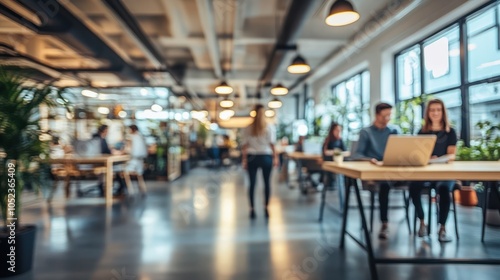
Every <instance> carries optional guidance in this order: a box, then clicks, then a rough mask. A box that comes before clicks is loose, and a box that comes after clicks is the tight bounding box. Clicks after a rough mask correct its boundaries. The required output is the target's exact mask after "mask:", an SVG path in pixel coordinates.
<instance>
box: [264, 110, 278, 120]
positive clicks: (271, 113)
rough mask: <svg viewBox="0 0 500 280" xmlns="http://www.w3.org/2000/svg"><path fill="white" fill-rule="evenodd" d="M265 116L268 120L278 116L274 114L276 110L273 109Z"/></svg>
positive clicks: (267, 111)
mask: <svg viewBox="0 0 500 280" xmlns="http://www.w3.org/2000/svg"><path fill="white" fill-rule="evenodd" d="M265 114H266V117H268V118H272V117H274V116H276V112H274V110H272V109H268V110H266V112H265Z"/></svg>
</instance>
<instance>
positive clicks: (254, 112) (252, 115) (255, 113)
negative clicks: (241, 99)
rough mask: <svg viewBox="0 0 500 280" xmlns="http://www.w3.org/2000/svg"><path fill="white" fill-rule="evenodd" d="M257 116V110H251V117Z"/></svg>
mask: <svg viewBox="0 0 500 280" xmlns="http://www.w3.org/2000/svg"><path fill="white" fill-rule="evenodd" d="M255 116H257V111H255V110H252V111H250V117H252V118H255Z"/></svg>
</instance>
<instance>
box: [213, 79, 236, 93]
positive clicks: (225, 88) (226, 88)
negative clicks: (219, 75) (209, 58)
mask: <svg viewBox="0 0 500 280" xmlns="http://www.w3.org/2000/svg"><path fill="white" fill-rule="evenodd" d="M215 92H216V93H217V94H231V93H232V92H233V88H232V87H230V86H229V85H228V84H227V83H226V81H222V82H221V83H220V85H218V86H217V87H216V88H215Z"/></svg>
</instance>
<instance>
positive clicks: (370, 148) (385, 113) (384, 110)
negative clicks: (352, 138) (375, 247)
mask: <svg viewBox="0 0 500 280" xmlns="http://www.w3.org/2000/svg"><path fill="white" fill-rule="evenodd" d="M391 114H392V106H391V105H390V104H387V103H379V104H377V105H376V106H375V121H374V122H373V124H372V125H371V126H369V127H366V128H363V129H362V130H361V132H360V133H359V140H358V146H357V148H356V151H355V152H354V155H353V156H352V158H353V159H354V160H369V161H372V162H376V161H380V160H382V159H383V156H384V151H385V146H386V144H387V140H388V139H389V135H391V134H398V130H397V129H396V128H393V127H389V126H388V124H389V121H390V120H391ZM376 183H377V184H378V186H379V188H380V191H379V195H378V198H379V204H380V220H381V222H382V228H381V229H380V233H379V238H380V239H387V237H388V234H389V228H388V218H387V211H388V208H389V189H390V185H389V183H388V182H383V181H378V182H376Z"/></svg>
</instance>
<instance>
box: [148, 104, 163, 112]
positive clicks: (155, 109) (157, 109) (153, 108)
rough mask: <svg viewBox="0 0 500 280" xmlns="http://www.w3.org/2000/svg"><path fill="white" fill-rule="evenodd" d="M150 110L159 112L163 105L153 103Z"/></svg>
mask: <svg viewBox="0 0 500 280" xmlns="http://www.w3.org/2000/svg"><path fill="white" fill-rule="evenodd" d="M151 110H153V111H154V112H160V111H161V110H163V107H161V106H160V105H158V104H153V105H151Z"/></svg>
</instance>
